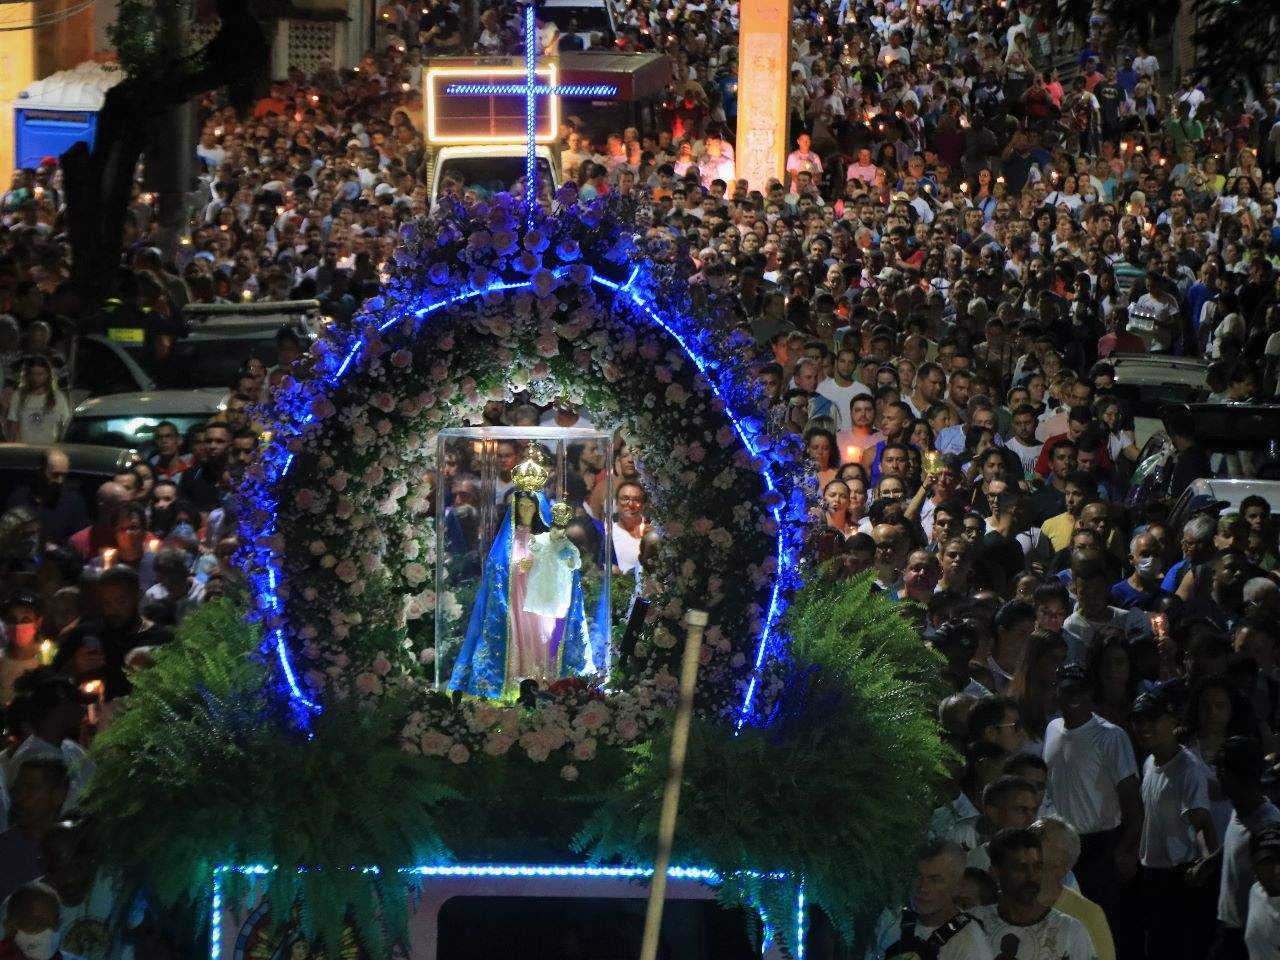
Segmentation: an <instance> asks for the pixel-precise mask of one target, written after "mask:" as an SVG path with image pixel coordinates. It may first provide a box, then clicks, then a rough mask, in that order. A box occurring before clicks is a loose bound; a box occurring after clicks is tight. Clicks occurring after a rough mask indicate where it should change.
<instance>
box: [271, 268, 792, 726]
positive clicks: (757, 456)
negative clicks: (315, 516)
mask: <svg viewBox="0 0 1280 960" xmlns="http://www.w3.org/2000/svg"><path fill="white" fill-rule="evenodd" d="M592 279H593V282H594V283H595V284H597V285H598V286H600V287H601V288H603V289H606V290H608V291H611V292H612V293H613V294H614V295H615V296H617V297H620V298H624V302H625V303H627V304H628V306H629V307H630V308H631V309H632V310H633V311H635V313H637V314H638V315H639V316H640V317H642V318H644V319H645V320H647V321H648V322H649V323H651V324H653V325H654V326H655V327H658V328H659V329H661V330H662V331H663V332H664V333H666V334H667V335H668V336H669V337H671V339H672V340H674V341H675V342H676V344H677V345H678V346H679V347H680V349H681V351H682V352H683V353H684V354H685V355H686V356H687V357H688V358H689V359H690V360H691V361H692V362H693V364H694V365H695V366H696V367H697V369H698V372H699V373H701V374H702V376H703V378H704V379H705V380H706V381H707V383H708V384H709V385H710V387H711V389H712V391H713V393H714V394H715V396H716V397H717V398H718V399H719V400H721V401H722V402H723V403H724V413H725V415H726V416H727V417H728V419H729V422H730V424H731V425H732V428H733V431H734V433H735V434H736V435H737V437H738V439H739V441H740V442H741V443H742V445H743V446H744V447H745V448H746V450H747V452H748V453H749V454H750V456H751V458H752V459H753V460H756V461H759V462H760V463H761V464H762V467H761V469H760V475H761V477H762V479H763V481H764V484H765V489H766V491H767V492H768V494H769V495H770V496H772V497H774V498H775V500H779V501H780V500H781V498H780V497H779V496H778V494H779V489H778V485H777V482H776V479H775V477H774V476H773V475H772V473H771V470H770V468H769V462H770V461H769V458H768V457H767V456H766V455H765V453H764V451H763V450H762V449H761V446H760V444H759V442H758V438H759V432H758V430H757V429H756V428H755V427H754V426H753V425H751V424H749V423H747V422H745V421H744V420H743V419H742V418H741V417H740V416H739V415H738V414H737V413H735V412H734V410H733V407H732V405H731V404H730V403H729V402H728V398H727V397H726V396H725V392H724V390H723V388H722V386H721V384H720V382H719V381H720V379H721V375H722V373H723V371H721V369H720V364H719V362H718V361H717V360H715V359H714V358H713V357H709V356H706V355H704V354H703V353H702V352H701V351H700V350H699V348H698V346H697V345H696V344H695V343H693V342H692V341H691V339H690V337H689V336H688V335H686V334H685V333H683V332H682V331H688V330H691V329H694V325H693V323H692V321H689V320H688V319H687V318H676V317H664V316H663V315H662V314H661V313H659V311H658V310H657V308H656V306H655V304H654V302H653V300H652V298H651V296H650V294H649V291H648V284H647V283H645V282H643V270H642V268H641V267H639V266H637V267H635V268H633V270H632V271H631V273H630V275H629V276H628V278H627V280H626V281H625V282H624V283H618V282H616V281H614V280H610V279H609V278H607V277H604V276H601V275H599V274H595V275H594V276H593V278H592ZM531 288H532V283H531V282H530V281H519V282H499V283H494V284H493V285H492V286H490V287H488V288H486V289H483V290H477V289H472V290H466V291H464V292H462V293H456V294H452V295H449V296H444V297H442V298H440V299H439V300H436V301H434V302H432V303H428V304H425V305H422V306H418V307H416V308H415V309H413V310H411V311H410V315H411V316H412V317H413V318H414V320H415V321H416V325H417V326H418V327H420V325H421V322H422V321H423V320H424V319H425V318H427V317H428V316H430V315H431V314H434V313H436V312H437V311H439V310H442V309H446V308H448V307H453V306H461V305H463V304H466V303H467V302H469V301H471V300H474V299H476V298H478V297H482V296H484V295H485V294H487V293H490V292H495V291H500V292H518V291H522V290H529V289H531ZM403 319H404V318H403V317H402V316H399V315H396V316H393V317H391V318H390V319H388V320H386V321H385V322H384V323H383V324H382V325H381V326H380V327H378V328H375V329H376V330H377V331H378V332H385V330H386V329H388V328H390V327H391V326H394V325H395V324H397V323H400V322H401V321H402V320H403ZM364 345H365V340H364V338H360V339H357V340H356V341H355V342H354V343H353V344H352V345H351V347H350V348H349V350H348V351H347V353H346V354H345V355H344V357H343V359H342V362H341V363H340V364H339V365H338V368H337V369H336V370H335V371H334V372H333V373H332V374H331V375H330V376H329V377H328V378H327V379H326V384H327V385H328V386H329V387H330V388H331V389H332V388H336V387H337V386H338V385H339V384H340V383H341V382H342V380H343V379H344V378H345V377H346V376H347V375H348V374H349V373H350V372H351V370H352V368H353V365H354V364H355V361H356V359H357V357H358V356H359V355H360V353H361V351H362V350H363V348H364ZM306 419H308V418H303V419H302V420H300V422H299V432H300V431H301V429H302V428H305V426H306V423H305V420H306ZM282 449H283V448H282V447H272V448H269V449H268V450H267V451H266V452H265V454H264V466H265V468H266V479H267V481H268V491H267V493H266V494H265V495H264V496H263V497H262V499H261V501H260V502H261V503H262V505H264V506H266V507H267V508H268V510H269V512H270V515H271V517H272V521H271V522H270V523H269V524H268V530H269V532H272V533H273V532H274V516H275V511H276V507H277V504H276V502H275V499H274V497H273V496H271V494H270V489H269V488H270V486H271V485H272V484H274V482H277V481H278V480H280V479H283V477H284V476H285V475H286V474H287V473H288V470H289V468H290V467H291V466H292V462H293V455H292V454H290V453H282V454H281V455H280V456H279V458H278V459H277V458H276V453H275V451H277V450H282ZM769 509H770V513H771V515H772V517H773V519H774V522H775V523H776V524H777V530H778V532H777V534H776V536H775V545H774V558H775V562H776V571H775V574H774V579H773V584H772V587H771V588H770V592H769V604H768V609H767V612H766V615H765V619H764V625H763V629H762V630H761V634H760V639H759V641H758V643H757V646H756V651H755V657H754V659H753V662H752V666H753V669H752V672H751V676H750V678H749V679H748V681H747V685H746V689H745V692H744V694H743V698H742V702H741V705H740V706H739V708H738V711H737V716H736V718H735V721H734V723H735V729H736V730H741V729H742V728H743V726H745V725H746V724H747V723H749V722H751V720H752V716H753V709H754V706H755V698H756V694H757V692H758V690H759V683H760V671H761V669H762V668H763V666H764V664H765V661H766V659H767V655H768V652H769V650H770V647H771V644H772V643H773V642H775V641H776V639H777V637H776V633H777V629H778V621H779V619H780V618H781V616H782V613H783V612H784V611H785V608H786V603H785V599H784V584H785V583H786V582H787V577H788V574H789V573H790V572H792V571H794V568H795V559H796V556H797V553H798V550H799V544H798V543H797V542H795V541H794V538H789V537H788V536H787V533H786V531H787V530H788V529H789V528H788V525H787V524H786V523H785V522H784V517H783V510H782V507H781V506H780V505H777V503H775V505H773V506H771V507H770V508H769ZM278 562H279V561H278V559H273V560H272V561H271V563H270V564H268V566H267V574H266V576H265V577H256V578H254V580H255V583H254V587H255V589H256V591H257V593H258V597H259V600H258V606H259V609H260V610H261V611H262V612H263V613H264V614H265V615H266V616H268V617H270V618H273V619H274V620H276V621H277V622H279V621H280V620H281V619H282V617H283V602H282V601H281V599H280V596H279V583H278V579H279V567H278ZM267 641H268V647H269V649H270V650H271V652H272V653H273V655H274V656H275V657H276V659H277V660H278V662H279V664H280V669H281V673H282V674H283V677H284V680H285V685H286V686H287V688H288V690H289V695H290V698H291V699H292V701H293V703H294V704H295V706H297V707H299V708H300V709H299V710H297V711H296V712H297V714H298V715H299V718H300V720H301V721H302V722H303V723H304V724H306V723H307V722H308V720H309V717H310V716H311V715H313V714H317V713H319V712H320V710H321V706H320V704H319V703H318V702H317V701H316V700H314V699H313V698H311V697H310V696H308V694H307V692H306V691H305V690H304V688H303V686H302V684H301V683H300V681H299V678H298V673H297V670H296V669H295V668H294V666H293V663H292V662H291V656H290V651H289V644H288V642H287V637H286V634H285V631H284V628H283V627H282V626H275V627H274V628H272V629H271V630H270V631H269V633H268V635H267Z"/></svg>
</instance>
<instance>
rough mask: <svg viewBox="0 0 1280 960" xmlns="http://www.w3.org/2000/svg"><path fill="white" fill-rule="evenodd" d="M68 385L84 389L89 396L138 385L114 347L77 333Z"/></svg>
mask: <svg viewBox="0 0 1280 960" xmlns="http://www.w3.org/2000/svg"><path fill="white" fill-rule="evenodd" d="M71 385H72V387H73V388H74V389H76V390H78V391H88V394H87V395H88V396H90V397H103V396H106V395H108V394H112V393H132V392H133V391H135V390H138V389H141V386H142V385H141V384H139V383H138V381H137V380H135V379H134V376H133V374H132V373H131V372H130V371H129V368H128V367H127V366H126V365H125V362H124V360H123V359H121V357H120V355H119V354H118V353H116V351H115V350H113V349H112V348H111V347H109V346H108V345H107V344H105V343H102V342H101V341H99V340H91V339H89V338H88V337H81V338H80V340H78V341H77V342H76V365H75V371H74V373H73V375H72V381H71Z"/></svg>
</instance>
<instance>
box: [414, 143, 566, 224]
mask: <svg viewBox="0 0 1280 960" xmlns="http://www.w3.org/2000/svg"><path fill="white" fill-rule="evenodd" d="M537 158H538V185H539V189H540V190H541V191H542V192H543V193H546V192H547V190H548V187H550V192H551V193H555V191H556V190H557V189H558V188H559V187H560V159H559V157H558V156H557V155H556V154H555V153H554V152H552V150H551V148H550V147H546V146H539V147H538V148H537ZM524 174H525V147H524V144H523V143H483V144H482V143H473V144H460V145H458V146H447V147H437V148H433V149H432V150H431V151H430V153H429V154H428V157H427V169H426V174H425V180H426V183H427V189H428V190H429V191H430V192H429V194H428V196H430V197H431V209H432V210H434V209H435V208H436V207H438V206H439V205H440V198H441V195H442V194H443V192H444V190H445V187H446V185H447V183H448V182H449V181H452V182H454V183H456V184H459V185H460V187H461V189H462V191H463V192H465V191H466V190H467V189H469V188H471V187H483V188H485V189H486V190H488V191H490V192H491V193H496V192H498V191H500V190H507V191H509V190H511V188H512V187H513V186H515V185H516V184H517V183H518V182H519V181H521V180H523V179H524Z"/></svg>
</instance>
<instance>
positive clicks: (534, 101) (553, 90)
mask: <svg viewBox="0 0 1280 960" xmlns="http://www.w3.org/2000/svg"><path fill="white" fill-rule="evenodd" d="M537 66H538V29H537V23H536V18H535V17H534V10H533V3H529V4H528V5H526V6H525V8H524V83H453V84H450V85H449V86H447V87H445V89H444V92H445V93H446V94H450V95H453V96H462V97H513V96H521V95H523V96H524V120H525V154H524V182H525V187H524V198H525V206H526V207H527V208H528V212H529V225H530V226H531V227H532V226H533V211H534V209H535V208H536V207H537V205H538V153H537V138H538V130H537V127H538V97H616V96H617V95H618V88H617V87H615V86H613V85H612V84H607V83H600V84H594V85H591V84H576V85H569V86H560V85H556V86H548V85H547V84H544V83H538V78H537V75H536V72H537Z"/></svg>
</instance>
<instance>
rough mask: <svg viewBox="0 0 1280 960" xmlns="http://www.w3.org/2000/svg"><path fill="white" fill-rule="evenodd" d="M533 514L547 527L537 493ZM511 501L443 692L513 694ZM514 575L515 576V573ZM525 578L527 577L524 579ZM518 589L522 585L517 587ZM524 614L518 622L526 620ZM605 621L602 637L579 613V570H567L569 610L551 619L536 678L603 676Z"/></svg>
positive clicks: (516, 681)
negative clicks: (544, 662)
mask: <svg viewBox="0 0 1280 960" xmlns="http://www.w3.org/2000/svg"><path fill="white" fill-rule="evenodd" d="M537 497H538V512H539V514H540V515H541V517H542V521H543V524H544V525H545V526H547V527H548V528H549V527H550V526H551V503H550V502H549V501H548V500H547V498H546V496H545V495H544V494H541V493H539V494H538V495H537ZM513 509H514V501H513V502H512V503H510V504H508V505H507V509H506V513H505V514H504V515H503V518H502V524H501V526H500V527H499V528H498V532H497V535H496V536H495V537H494V539H493V545H492V546H491V547H490V548H489V556H488V558H487V559H486V560H485V563H484V570H483V573H482V574H481V578H480V589H479V590H477V591H476V599H475V604H474V606H472V608H471V620H470V622H469V623H468V625H467V634H466V637H465V639H464V640H463V641H462V647H461V648H460V649H459V651H458V659H457V660H456V661H454V664H453V671H452V673H451V675H450V677H449V684H448V689H449V690H450V691H454V690H461V691H462V692H464V693H470V694H473V695H475V696H480V697H490V698H493V699H498V698H500V697H504V696H510V695H513V694H515V693H517V692H518V691H519V687H520V681H521V680H523V679H525V678H524V677H522V676H519V675H518V673H517V671H516V670H515V669H514V667H515V664H513V660H514V659H515V658H514V656H513V645H514V644H513V640H514V639H515V638H514V637H513V631H514V630H515V629H516V625H515V623H514V620H515V618H514V617H513V616H512V614H513V611H512V610H511V588H512V582H511V577H512V566H513V563H512V552H513V545H514V537H515V529H514V524H513V523H512V513H511V511H512V510H513ZM516 575H517V576H521V574H520V573H519V571H516ZM525 576H527V575H525ZM521 586H523V585H521ZM531 616H532V615H530V614H525V615H524V616H523V617H522V618H521V619H522V620H523V621H526V622H527V620H528V619H529V618H530V617H531ZM608 635H609V634H608V621H607V620H606V621H605V627H604V630H603V634H601V631H600V629H599V627H598V625H595V624H588V622H587V618H586V615H585V612H584V604H583V593H582V572H581V571H580V570H575V571H574V572H573V581H572V587H571V592H570V598H569V612H568V613H567V614H566V615H565V616H564V617H563V618H561V619H559V620H556V621H555V627H554V630H553V632H552V633H551V636H550V637H549V638H548V639H549V642H550V643H551V645H552V646H553V649H552V650H551V651H550V658H551V662H550V664H549V667H550V669H549V671H548V673H549V674H550V675H549V676H547V677H539V678H536V679H558V678H560V677H572V676H579V675H581V674H587V673H597V672H603V670H604V667H605V664H606V663H607V659H606V656H607V645H608Z"/></svg>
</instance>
